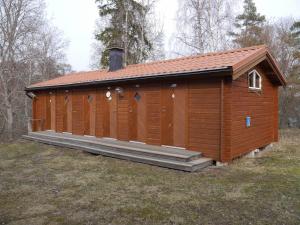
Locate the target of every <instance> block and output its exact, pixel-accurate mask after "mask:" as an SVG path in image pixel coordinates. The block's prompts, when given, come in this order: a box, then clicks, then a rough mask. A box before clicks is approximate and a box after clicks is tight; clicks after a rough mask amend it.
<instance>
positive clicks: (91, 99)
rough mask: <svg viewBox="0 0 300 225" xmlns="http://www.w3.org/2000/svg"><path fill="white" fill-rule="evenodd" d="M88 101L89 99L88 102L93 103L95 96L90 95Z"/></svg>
mask: <svg viewBox="0 0 300 225" xmlns="http://www.w3.org/2000/svg"><path fill="white" fill-rule="evenodd" d="M87 99H88V102H89V103H91V102H92V101H93V96H92V95H88V96H87Z"/></svg>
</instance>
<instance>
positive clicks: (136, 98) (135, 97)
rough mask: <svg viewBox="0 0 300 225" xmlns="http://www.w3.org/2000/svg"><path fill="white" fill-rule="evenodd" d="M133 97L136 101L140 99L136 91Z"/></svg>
mask: <svg viewBox="0 0 300 225" xmlns="http://www.w3.org/2000/svg"><path fill="white" fill-rule="evenodd" d="M134 99H135V100H136V101H137V102H138V101H140V100H141V96H140V95H139V93H137V92H136V93H135V95H134Z"/></svg>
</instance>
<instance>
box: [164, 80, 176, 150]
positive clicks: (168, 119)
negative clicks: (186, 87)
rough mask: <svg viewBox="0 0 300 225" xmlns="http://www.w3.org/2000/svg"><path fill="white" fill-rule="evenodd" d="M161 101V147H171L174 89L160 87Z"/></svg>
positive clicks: (166, 86) (168, 86)
mask: <svg viewBox="0 0 300 225" xmlns="http://www.w3.org/2000/svg"><path fill="white" fill-rule="evenodd" d="M161 98H162V101H161V118H162V119H161V134H162V141H161V142H162V145H169V146H172V145H173V118H174V115H173V108H174V106H173V105H174V98H175V94H174V89H173V88H172V87H171V85H164V86H163V87H162V96H161Z"/></svg>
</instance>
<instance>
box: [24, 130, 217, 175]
mask: <svg viewBox="0 0 300 225" xmlns="http://www.w3.org/2000/svg"><path fill="white" fill-rule="evenodd" d="M57 136H58V135H47V134H42V133H30V134H29V135H24V136H23V138H24V139H27V140H32V141H37V142H41V143H45V144H50V145H55V146H60V147H66V148H72V149H80V150H84V151H87V152H90V153H93V154H99V155H104V156H109V157H114V158H119V159H125V160H131V161H134V162H140V163H146V164H151V165H156V166H161V167H166V168H171V169H176V170H183V171H188V172H194V171H198V170H200V169H203V168H205V167H207V166H210V165H212V159H209V158H204V157H199V156H198V157H197V158H194V159H193V158H192V159H189V161H183V160H182V158H183V157H178V155H176V154H175V155H171V154H157V152H155V154H152V153H149V152H145V151H142V152H138V150H137V149H134V150H133V151H130V150H128V149H126V150H122V149H121V148H120V146H119V145H117V148H115V147H114V146H111V145H99V144H98V143H97V142H95V143H89V141H88V140H86V138H84V141H82V142H80V140H78V139H77V138H73V139H74V140H73V139H72V138H71V137H68V140H67V141H66V138H62V137H60V138H58V137H57ZM127 148H128V146H127ZM143 150H144V149H143ZM169 153H170V152H169ZM185 153H186V152H185ZM186 157H187V156H186Z"/></svg>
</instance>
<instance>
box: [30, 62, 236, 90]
mask: <svg viewBox="0 0 300 225" xmlns="http://www.w3.org/2000/svg"><path fill="white" fill-rule="evenodd" d="M232 72H233V69H232V67H231V66H226V67H220V68H214V69H208V70H195V71H186V72H176V73H169V74H166V73H160V74H152V75H144V76H140V77H139V76H137V77H126V78H120V79H110V80H99V81H90V82H81V83H73V84H62V85H50V86H42V87H26V88H25V91H26V92H30V91H39V90H49V89H61V88H71V87H84V86H90V85H98V84H113V83H119V82H125V81H135V80H139V81H140V80H148V79H158V78H162V79H164V78H175V77H183V76H192V75H197V74H211V73H216V74H219V73H228V75H232Z"/></svg>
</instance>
